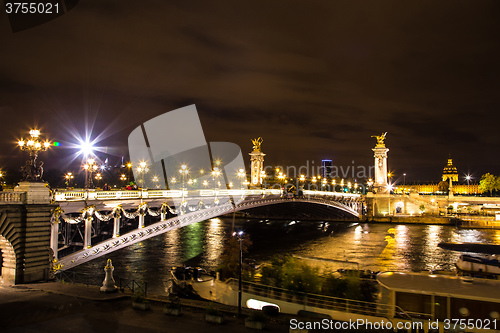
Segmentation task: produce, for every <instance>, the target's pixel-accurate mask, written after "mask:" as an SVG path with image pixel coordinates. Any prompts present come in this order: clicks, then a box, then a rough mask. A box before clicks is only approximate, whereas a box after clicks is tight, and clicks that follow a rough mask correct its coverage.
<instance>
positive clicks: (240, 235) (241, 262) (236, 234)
mask: <svg viewBox="0 0 500 333" xmlns="http://www.w3.org/2000/svg"><path fill="white" fill-rule="evenodd" d="M233 236H234V237H236V238H237V239H238V241H239V242H240V258H239V259H240V260H239V262H240V267H239V274H238V316H241V289H242V288H241V275H242V271H243V246H242V242H243V231H239V232H233Z"/></svg>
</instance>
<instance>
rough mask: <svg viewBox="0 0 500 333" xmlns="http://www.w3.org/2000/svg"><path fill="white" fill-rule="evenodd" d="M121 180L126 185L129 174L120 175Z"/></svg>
mask: <svg viewBox="0 0 500 333" xmlns="http://www.w3.org/2000/svg"><path fill="white" fill-rule="evenodd" d="M120 180H121V181H122V182H123V185H125V182H126V181H127V176H125V174H122V175H121V176H120Z"/></svg>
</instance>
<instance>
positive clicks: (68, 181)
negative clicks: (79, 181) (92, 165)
mask: <svg viewBox="0 0 500 333" xmlns="http://www.w3.org/2000/svg"><path fill="white" fill-rule="evenodd" d="M64 178H66V186H67V187H71V180H72V179H73V178H75V176H73V173H72V172H68V173H67V174H66V175H65V176H64Z"/></svg>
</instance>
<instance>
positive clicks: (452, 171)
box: [443, 156, 458, 182]
mask: <svg viewBox="0 0 500 333" xmlns="http://www.w3.org/2000/svg"><path fill="white" fill-rule="evenodd" d="M450 178H451V181H452V182H458V171H457V168H456V167H455V166H454V165H453V160H452V159H451V156H450V157H449V158H448V164H447V165H446V166H445V167H444V169H443V181H444V182H445V181H448V179H450Z"/></svg>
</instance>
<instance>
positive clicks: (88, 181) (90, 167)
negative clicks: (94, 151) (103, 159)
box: [83, 158, 98, 188]
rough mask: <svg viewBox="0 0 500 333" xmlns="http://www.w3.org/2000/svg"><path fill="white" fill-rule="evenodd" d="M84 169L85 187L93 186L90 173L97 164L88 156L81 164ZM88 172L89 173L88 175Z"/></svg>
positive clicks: (94, 169) (95, 168)
mask: <svg viewBox="0 0 500 333" xmlns="http://www.w3.org/2000/svg"><path fill="white" fill-rule="evenodd" d="M83 168H84V169H85V178H86V179H85V180H86V181H85V188H94V181H93V180H92V173H93V172H94V171H96V170H97V168H98V167H97V164H96V162H95V160H94V159H93V158H89V159H88V160H87V162H86V163H85V164H84V165H83ZM89 173H90V175H89Z"/></svg>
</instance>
